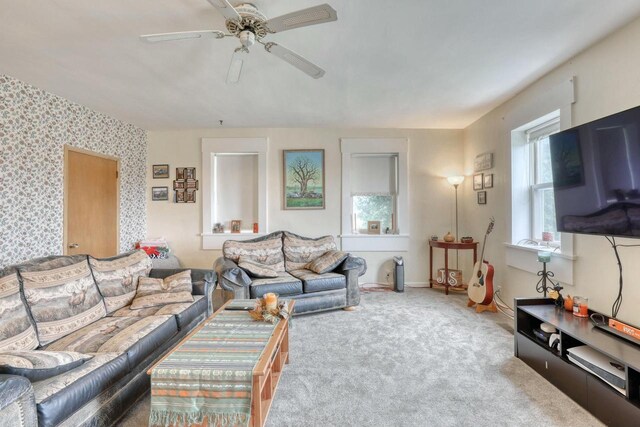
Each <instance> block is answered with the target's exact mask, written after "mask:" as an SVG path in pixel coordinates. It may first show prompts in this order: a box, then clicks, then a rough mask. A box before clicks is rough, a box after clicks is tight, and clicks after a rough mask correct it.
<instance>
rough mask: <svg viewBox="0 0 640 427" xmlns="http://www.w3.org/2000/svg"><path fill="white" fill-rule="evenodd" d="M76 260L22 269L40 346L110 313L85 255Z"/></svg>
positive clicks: (55, 261) (59, 260) (25, 289)
mask: <svg viewBox="0 0 640 427" xmlns="http://www.w3.org/2000/svg"><path fill="white" fill-rule="evenodd" d="M65 259H66V261H67V262H65ZM74 261H76V259H75V257H64V258H60V259H56V260H54V261H46V262H44V263H42V264H39V265H38V266H36V267H35V268H34V269H33V271H28V270H30V269H25V270H23V269H20V275H21V276H22V280H23V285H24V296H25V298H26V300H27V305H28V306H29V310H30V311H31V315H32V316H33V320H35V322H36V330H37V333H38V339H39V341H40V344H41V345H46V344H49V343H50V342H52V341H55V340H56V339H58V338H61V337H64V336H65V335H67V334H69V333H71V332H73V331H77V330H78V329H81V328H83V327H84V326H86V325H89V324H91V323H92V322H95V321H96V320H98V319H101V318H103V317H104V316H106V314H107V312H106V310H105V306H104V301H103V299H102V296H101V295H100V292H99V291H98V287H97V286H96V283H95V282H94V280H93V276H92V275H91V270H90V269H89V263H88V262H87V259H86V256H85V257H84V258H83V259H82V260H81V261H79V262H74ZM60 264H63V265H62V266H59V265H60ZM64 264H66V265H64Z"/></svg>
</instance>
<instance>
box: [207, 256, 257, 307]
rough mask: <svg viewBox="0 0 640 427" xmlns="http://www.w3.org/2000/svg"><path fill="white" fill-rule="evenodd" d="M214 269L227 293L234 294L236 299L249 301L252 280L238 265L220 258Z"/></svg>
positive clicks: (219, 282)
mask: <svg viewBox="0 0 640 427" xmlns="http://www.w3.org/2000/svg"><path fill="white" fill-rule="evenodd" d="M213 269H214V270H215V272H216V274H217V276H218V284H219V285H220V287H221V288H222V289H223V290H224V291H227V292H232V293H233V298H234V299H249V298H250V296H249V295H250V293H249V286H251V278H250V277H249V276H248V275H247V273H245V271H244V270H243V269H241V268H240V267H238V265H237V264H236V263H235V262H233V261H231V260H230V259H226V258H224V257H220V258H218V259H217V260H216V262H215V263H214V264H213Z"/></svg>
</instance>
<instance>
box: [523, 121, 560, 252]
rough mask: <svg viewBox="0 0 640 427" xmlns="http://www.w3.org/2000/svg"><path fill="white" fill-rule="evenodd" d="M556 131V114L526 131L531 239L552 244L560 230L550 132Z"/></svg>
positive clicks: (557, 240)
mask: <svg viewBox="0 0 640 427" xmlns="http://www.w3.org/2000/svg"><path fill="white" fill-rule="evenodd" d="M559 131H560V118H559V117H555V118H553V119H552V120H550V121H547V122H544V123H542V124H540V125H538V126H535V127H533V128H530V129H528V130H526V131H525V134H526V136H527V143H528V144H529V151H530V153H529V159H530V163H529V175H530V182H531V184H530V195H531V199H530V206H531V211H532V214H531V218H532V221H531V240H533V241H545V242H551V244H554V246H557V245H559V243H560V233H558V231H557V230H556V210H555V202H554V198H553V175H552V172H551V154H550V152H549V136H550V135H552V134H554V133H556V132H559ZM548 233H551V234H548Z"/></svg>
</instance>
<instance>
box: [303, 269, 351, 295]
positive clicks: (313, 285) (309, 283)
mask: <svg viewBox="0 0 640 427" xmlns="http://www.w3.org/2000/svg"><path fill="white" fill-rule="evenodd" d="M291 274H292V275H293V276H295V277H297V278H298V279H300V280H302V288H303V289H304V293H305V294H307V293H311V292H320V291H331V290H333V289H344V288H346V287H347V278H346V277H345V276H344V275H343V274H338V273H324V274H318V273H314V272H313V271H311V270H307V269H301V270H294V271H292V272H291Z"/></svg>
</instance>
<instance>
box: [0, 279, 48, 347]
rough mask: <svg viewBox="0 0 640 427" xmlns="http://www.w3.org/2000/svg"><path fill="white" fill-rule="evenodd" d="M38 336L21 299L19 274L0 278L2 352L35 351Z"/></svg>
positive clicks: (0, 343)
mask: <svg viewBox="0 0 640 427" xmlns="http://www.w3.org/2000/svg"><path fill="white" fill-rule="evenodd" d="M38 345H39V343H38V336H37V335H36V330H35V328H34V327H33V324H32V323H31V319H30V318H29V314H28V313H27V307H26V306H25V305H24V302H23V301H22V298H20V282H19V280H18V274H17V273H10V274H7V275H6V276H4V277H0V351H11V350H35V349H36V348H37V347H38Z"/></svg>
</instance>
